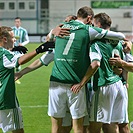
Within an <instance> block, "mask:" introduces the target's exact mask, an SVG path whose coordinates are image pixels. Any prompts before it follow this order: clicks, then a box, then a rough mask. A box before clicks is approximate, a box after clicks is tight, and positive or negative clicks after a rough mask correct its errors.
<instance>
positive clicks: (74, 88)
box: [71, 83, 82, 93]
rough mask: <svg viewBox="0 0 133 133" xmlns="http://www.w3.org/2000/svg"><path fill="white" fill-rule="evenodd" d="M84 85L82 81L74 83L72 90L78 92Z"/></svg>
mask: <svg viewBox="0 0 133 133" xmlns="http://www.w3.org/2000/svg"><path fill="white" fill-rule="evenodd" d="M81 88H82V86H81V84H80V83H78V84H74V85H72V87H71V91H73V92H74V93H78V92H79V91H80V90H81Z"/></svg>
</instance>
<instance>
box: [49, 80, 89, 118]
mask: <svg viewBox="0 0 133 133" xmlns="http://www.w3.org/2000/svg"><path fill="white" fill-rule="evenodd" d="M71 86H72V84H63V83H59V82H52V81H51V82H50V89H49V105H48V115H49V116H52V117H56V118H63V117H65V116H66V111H67V109H69V110H70V113H71V116H72V119H78V118H82V117H84V116H85V115H87V108H86V95H85V87H83V88H82V89H81V90H80V91H79V93H77V94H75V93H73V92H72V91H71V90H70V88H71Z"/></svg>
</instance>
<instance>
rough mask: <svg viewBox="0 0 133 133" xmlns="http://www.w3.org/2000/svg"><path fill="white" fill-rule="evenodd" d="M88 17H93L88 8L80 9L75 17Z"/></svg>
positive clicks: (90, 9)
mask: <svg viewBox="0 0 133 133" xmlns="http://www.w3.org/2000/svg"><path fill="white" fill-rule="evenodd" d="M88 16H92V18H93V17H94V12H93V10H92V8H90V7H88V6H84V7H81V8H80V9H79V10H78V12H77V17H81V18H87V17H88Z"/></svg>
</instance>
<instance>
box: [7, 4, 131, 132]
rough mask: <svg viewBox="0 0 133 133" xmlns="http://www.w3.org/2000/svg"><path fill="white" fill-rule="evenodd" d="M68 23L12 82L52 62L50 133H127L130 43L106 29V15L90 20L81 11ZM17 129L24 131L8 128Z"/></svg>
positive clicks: (87, 10) (85, 10)
mask: <svg viewBox="0 0 133 133" xmlns="http://www.w3.org/2000/svg"><path fill="white" fill-rule="evenodd" d="M70 17H71V18H70ZM68 18H69V19H66V20H65V22H63V23H62V27H56V28H55V29H53V30H51V32H50V33H49V35H48V37H47V39H48V40H50V41H55V49H53V51H49V52H46V53H45V54H44V55H43V56H41V58H40V59H38V60H36V61H35V62H33V63H32V64H31V65H30V66H28V67H26V68H25V69H23V70H21V71H20V72H19V73H16V75H15V78H16V80H17V79H19V78H20V77H22V76H23V75H24V74H26V73H28V72H30V71H33V70H35V69H37V68H39V67H41V66H43V65H45V66H47V65H48V64H49V63H50V62H52V61H54V65H53V69H52V74H51V77H50V88H49V105H48V115H49V116H51V123H52V129H51V132H52V133H69V132H70V130H71V128H72V127H73V130H74V133H100V132H101V129H103V132H104V133H118V132H120V133H129V132H130V131H129V128H128V112H127V105H128V96H127V83H126V81H127V71H132V63H131V62H132V61H133V59H132V56H131V54H130V50H131V44H132V43H131V42H130V41H127V40H126V38H125V36H124V35H123V34H122V33H117V32H113V31H110V30H109V29H110V27H111V18H110V17H109V16H108V15H107V14H106V13H99V14H96V15H95V16H94V13H93V10H92V9H91V8H90V7H87V6H85V7H81V8H80V9H79V10H78V12H77V17H74V18H73V16H69V17H68ZM75 19H76V20H75ZM92 24H93V25H94V26H92ZM119 40H124V41H119ZM123 46H124V47H123ZM44 47H46V46H44ZM52 47H53V45H52ZM38 49H39V52H37V51H38ZM47 50H48V49H47ZM124 50H125V53H124V52H123V51H124ZM40 51H41V52H44V51H46V50H42V47H39V48H37V50H36V52H37V53H40ZM34 54H35V55H36V53H34ZM26 55H27V54H25V55H23V56H26ZM35 55H32V57H33V56H35ZM23 56H22V57H23ZM28 56H29V54H28ZM22 57H20V58H19V60H20V59H21V58H22ZM26 57H27V56H26ZM114 57H115V58H114ZM27 58H28V60H29V59H31V57H27ZM121 58H122V59H123V60H122V59H121ZM124 60H125V61H124ZM26 61H27V60H26ZM128 62H130V63H128ZM19 64H21V63H19ZM117 65H118V67H117ZM122 67H123V68H124V69H126V70H127V71H124V69H122ZM118 74H119V75H118ZM92 77H93V78H92ZM12 82H13V81H12ZM91 88H92V90H90V89H91ZM91 96H92V98H91ZM14 123H15V122H14ZM16 124H18V123H16ZM19 128H20V129H21V128H22V126H20V127H14V128H12V129H14V130H16V131H13V132H15V133H17V132H18V129H19ZM6 131H8V130H5V132H6ZM20 132H23V130H20Z"/></svg>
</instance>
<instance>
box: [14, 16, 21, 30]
mask: <svg viewBox="0 0 133 133" xmlns="http://www.w3.org/2000/svg"><path fill="white" fill-rule="evenodd" d="M15 26H16V27H17V28H18V27H20V26H21V18H20V17H16V18H15Z"/></svg>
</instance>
